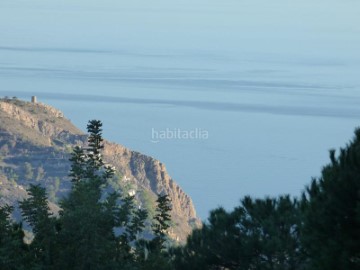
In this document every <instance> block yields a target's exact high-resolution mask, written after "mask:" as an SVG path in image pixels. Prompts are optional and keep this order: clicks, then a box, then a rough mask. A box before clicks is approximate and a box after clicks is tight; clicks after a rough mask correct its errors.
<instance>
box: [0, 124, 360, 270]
mask: <svg viewBox="0 0 360 270" xmlns="http://www.w3.org/2000/svg"><path fill="white" fill-rule="evenodd" d="M88 131H89V133H90V136H89V143H88V146H87V147H86V148H80V147H77V148H75V149H74V151H73V153H72V156H71V169H70V177H71V179H72V183H73V184H72V188H71V192H70V194H69V195H68V196H66V197H65V198H64V199H63V200H62V201H61V202H60V205H61V208H62V209H61V211H60V215H59V216H58V217H55V216H53V215H52V213H51V211H50V208H49V204H48V199H47V195H46V192H45V190H44V189H43V188H42V187H40V186H38V185H31V186H30V189H29V194H30V196H29V198H28V199H26V200H24V201H21V202H20V208H21V211H22V216H23V220H24V222H26V223H28V224H29V225H30V226H31V228H32V231H33V233H34V239H33V240H32V242H31V243H29V244H26V243H24V241H23V237H24V233H23V230H22V224H21V223H15V222H13V221H11V218H10V214H11V211H12V210H13V209H12V207H11V206H4V207H1V208H0V269H239V270H241V269H269V270H291V269H299V270H301V269H314V270H315V269H324V270H325V269H326V270H327V269H342V270H356V269H360V129H358V130H356V131H355V138H354V139H353V141H351V142H350V143H349V145H347V146H346V147H345V148H344V149H341V150H340V152H339V154H338V155H336V153H335V151H334V150H332V151H330V161H331V162H330V164H328V165H327V166H325V167H324V168H323V170H322V174H321V177H320V178H319V179H313V180H312V182H311V183H310V185H309V186H308V187H306V189H305V191H304V192H303V194H302V196H301V197H300V198H291V197H290V196H279V197H276V198H264V199H254V198H251V197H250V196H247V197H244V198H243V199H242V200H241V202H240V205H239V206H238V207H236V208H235V209H234V210H233V211H230V212H228V211H226V210H225V209H223V208H218V209H215V210H213V211H211V213H210V216H209V218H208V221H207V222H205V223H204V224H203V226H202V228H198V229H195V230H194V231H193V232H192V234H191V235H190V236H189V237H188V239H187V242H186V244H185V245H183V246H177V247H176V246H171V245H170V244H169V243H170V242H169V241H168V233H167V231H168V229H169V226H170V223H171V216H170V215H169V213H170V210H171V202H170V201H169V198H168V196H167V195H166V194H161V195H159V197H158V199H157V200H156V206H157V207H156V211H154V213H153V214H152V215H153V219H151V220H150V219H149V218H148V212H147V211H146V210H145V209H143V208H139V207H137V206H136V203H135V201H134V197H132V196H130V195H124V194H120V193H119V192H108V189H107V187H108V185H109V184H110V185H114V184H116V183H117V182H118V180H119V179H117V180H115V182H114V179H116V176H115V178H114V170H113V168H112V167H111V166H108V165H107V164H105V163H104V162H103V160H102V158H101V149H102V137H101V122H99V121H96V120H93V121H90V122H89V125H88ZM26 167H29V166H28V165H24V170H25V172H26V175H29V176H31V171H32V170H30V168H26ZM32 177H34V175H32ZM111 179H112V180H111ZM109 180H111V181H109ZM125 194H127V193H125ZM149 222H150V223H151V226H150V227H151V228H152V235H151V236H149V235H146V234H145V233H144V228H145V227H146V224H147V223H149Z"/></svg>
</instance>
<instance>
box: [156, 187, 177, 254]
mask: <svg viewBox="0 0 360 270" xmlns="http://www.w3.org/2000/svg"><path fill="white" fill-rule="evenodd" d="M156 203H157V207H156V214H155V217H154V220H155V223H154V224H153V225H152V228H153V232H154V235H155V238H154V239H153V240H152V242H153V244H154V246H155V247H156V249H158V250H161V249H162V248H163V247H164V243H165V241H166V239H167V231H168V229H169V228H170V221H171V216H170V211H171V209H172V208H171V200H170V198H169V196H168V195H167V194H164V195H159V197H158V199H157V200H156Z"/></svg>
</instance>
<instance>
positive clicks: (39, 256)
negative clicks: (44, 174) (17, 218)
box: [19, 185, 57, 269]
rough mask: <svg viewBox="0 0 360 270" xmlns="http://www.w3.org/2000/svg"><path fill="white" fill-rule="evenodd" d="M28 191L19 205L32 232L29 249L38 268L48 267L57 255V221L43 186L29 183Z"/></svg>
mask: <svg viewBox="0 0 360 270" xmlns="http://www.w3.org/2000/svg"><path fill="white" fill-rule="evenodd" d="M28 193H29V198H28V199H25V200H24V201H22V202H20V203H19V206H20V209H21V212H22V216H23V218H24V220H25V221H26V222H28V224H29V225H30V226H31V228H32V231H33V233H34V240H33V241H32V243H31V244H30V250H31V252H32V256H33V258H34V261H35V263H36V264H37V265H38V266H39V268H42V269H50V268H51V266H52V265H53V264H54V262H55V260H56V256H57V255H56V254H57V248H56V245H57V244H56V236H57V221H56V218H55V217H53V216H52V213H51V212H50V208H49V206H48V200H47V197H46V191H45V188H43V187H41V186H39V185H30V188H29V189H28Z"/></svg>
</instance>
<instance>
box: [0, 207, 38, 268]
mask: <svg viewBox="0 0 360 270" xmlns="http://www.w3.org/2000/svg"><path fill="white" fill-rule="evenodd" d="M12 211H13V207H11V206H8V205H5V206H2V207H0V269H2V270H25V269H27V266H29V265H31V264H32V262H31V259H30V258H27V257H30V255H29V252H28V249H27V246H26V245H25V244H24V242H23V238H24V232H23V230H22V225H21V223H20V224H18V223H14V222H12V221H11V212H12Z"/></svg>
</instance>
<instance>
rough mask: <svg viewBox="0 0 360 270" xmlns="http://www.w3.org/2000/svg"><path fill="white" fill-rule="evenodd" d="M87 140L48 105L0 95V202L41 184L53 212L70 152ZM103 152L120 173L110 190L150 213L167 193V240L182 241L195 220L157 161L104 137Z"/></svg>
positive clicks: (63, 190)
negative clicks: (169, 217)
mask: <svg viewBox="0 0 360 270" xmlns="http://www.w3.org/2000/svg"><path fill="white" fill-rule="evenodd" d="M105 128H106V127H105ZM86 138H87V136H86V135H85V134H84V133H83V132H82V131H80V130H79V129H78V128H76V127H75V126H73V125H72V124H71V123H70V121H69V120H67V119H66V118H64V115H63V113H62V112H61V111H59V110H56V109H54V108H52V107H50V106H48V105H44V104H40V103H29V102H23V101H20V100H4V99H0V204H4V203H10V204H16V201H17V200H19V199H22V198H24V197H26V192H25V189H26V187H27V186H29V184H30V183H41V184H42V185H44V186H45V187H46V188H47V190H48V193H49V198H50V201H52V202H53V203H55V204H54V205H53V207H52V208H53V209H54V211H56V202H57V200H58V198H60V197H61V196H66V193H67V192H68V191H69V189H70V187H71V183H70V181H69V179H68V177H67V176H68V172H69V169H70V163H69V161H68V159H69V156H70V153H71V150H72V148H73V147H74V146H75V145H84V144H85V143H86ZM103 155H104V160H105V161H106V162H107V163H110V164H112V165H113V166H115V168H116V169H117V171H118V172H119V173H118V174H117V176H118V179H117V183H116V181H115V182H114V183H115V188H120V189H123V190H126V192H132V193H133V194H136V197H137V198H138V201H139V203H140V204H143V205H144V206H146V207H147V208H149V210H150V212H151V211H153V209H151V208H153V206H154V200H155V198H156V196H155V195H156V194H159V193H162V192H165V193H167V194H169V196H170V198H171V200H172V206H173V210H172V213H171V214H172V220H173V226H172V230H171V231H170V236H171V237H172V238H174V239H176V240H178V241H184V240H185V239H186V236H187V235H188V234H189V233H190V231H191V229H192V228H193V227H194V226H198V225H199V224H200V221H199V219H198V218H197V216H196V212H195V208H194V205H193V203H192V201H191V198H190V197H189V196H188V195H186V194H185V192H184V191H183V190H182V189H181V188H180V187H179V186H178V185H177V184H176V183H175V181H174V180H173V179H172V178H171V177H170V176H169V175H168V173H167V172H166V168H165V166H164V164H162V163H161V162H160V161H158V160H156V159H154V158H152V157H149V156H146V155H143V154H141V153H139V152H135V151H131V150H129V149H127V148H125V147H124V146H121V145H119V144H115V143H111V142H108V141H105V142H104V153H103Z"/></svg>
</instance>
